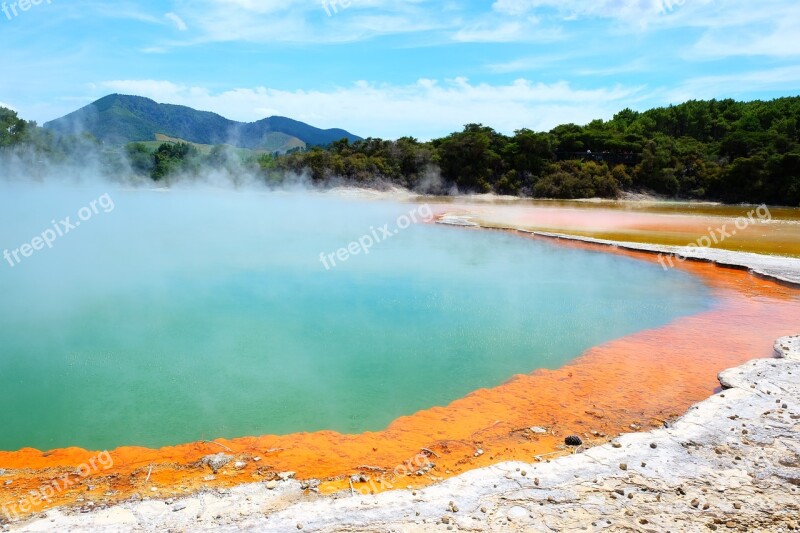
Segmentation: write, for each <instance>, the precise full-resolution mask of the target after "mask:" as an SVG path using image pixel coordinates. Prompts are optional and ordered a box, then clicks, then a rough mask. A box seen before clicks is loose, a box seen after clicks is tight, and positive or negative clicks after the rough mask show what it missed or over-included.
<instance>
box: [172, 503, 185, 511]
mask: <svg viewBox="0 0 800 533" xmlns="http://www.w3.org/2000/svg"><path fill="white" fill-rule="evenodd" d="M184 509H186V504H185V503H176V504H175V505H174V506H173V507H172V512H173V513H177V512H178V511H183V510H184Z"/></svg>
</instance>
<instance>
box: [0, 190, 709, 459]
mask: <svg viewBox="0 0 800 533" xmlns="http://www.w3.org/2000/svg"><path fill="white" fill-rule="evenodd" d="M3 192H4V194H3V195H2V197H0V213H2V214H0V223H1V224H0V248H16V247H18V246H19V245H20V244H21V243H23V242H26V241H27V242H30V240H31V239H32V238H33V237H35V236H36V235H37V234H40V233H41V232H42V230H44V229H46V228H47V227H49V226H50V221H51V220H52V219H56V218H58V219H60V218H62V217H64V216H67V215H70V214H72V213H76V212H77V211H78V210H79V209H80V208H81V207H83V206H84V205H87V204H88V203H89V202H90V201H91V200H92V199H95V198H97V197H98V195H99V194H102V193H104V192H108V193H109V194H110V196H111V197H112V198H113V200H114V210H113V211H111V212H109V213H104V212H101V214H98V215H96V216H95V217H94V218H92V219H91V220H89V221H87V222H86V223H85V224H83V225H82V226H81V227H79V228H77V229H76V230H74V231H72V232H71V233H70V234H69V235H66V236H64V237H63V238H62V239H60V240H59V241H58V242H56V243H55V245H54V247H53V249H45V250H41V251H37V252H36V253H35V254H34V255H33V256H32V257H30V258H27V259H25V260H24V261H23V262H22V263H21V264H19V265H16V266H15V267H13V268H11V267H10V266H9V265H8V264H7V263H6V264H0V291H2V294H3V295H4V299H3V306H2V308H1V309H0V346H2V356H1V357H0V401H2V402H3V405H5V406H7V407H8V408H7V409H4V410H3V411H2V412H1V413H0V427H2V428H3V431H2V433H0V449H6V450H15V449H19V448H22V447H35V448H39V449H51V448H56V447H65V446H73V445H74V446H81V447H85V448H91V449H102V448H111V447H115V446H119V445H142V446H150V447H154V446H162V445H170V444H177V443H181V442H190V441H194V440H200V439H213V438H217V437H237V436H244V435H260V434H285V433H292V432H298V431H314V430H321V429H330V430H336V431H340V432H362V431H367V430H378V429H381V428H383V427H385V426H386V425H387V424H389V423H390V422H391V421H392V420H394V419H395V418H397V417H398V416H402V415H408V414H412V413H414V412H415V411H418V410H420V409H425V408H429V407H432V406H436V405H445V404H447V403H449V402H451V401H453V400H455V399H457V398H460V397H462V396H464V395H466V394H468V393H469V392H471V391H473V390H475V389H478V388H482V387H492V386H496V385H498V384H500V383H502V382H504V381H505V380H507V379H508V378H510V377H511V376H513V375H514V374H518V373H528V372H531V371H533V370H535V369H538V368H557V367H559V366H562V365H563V364H564V363H566V362H568V361H570V360H571V359H573V358H575V357H577V356H578V355H580V354H581V353H582V352H583V351H584V350H586V349H588V348H590V347H591V346H595V345H597V344H600V343H603V342H605V341H609V340H612V339H615V338H618V337H621V336H624V335H627V334H630V333H633V332H636V331H640V330H643V329H648V328H655V327H659V326H662V325H664V324H667V323H669V322H670V321H672V320H673V319H675V318H676V317H680V316H685V315H689V314H694V313H697V312H700V311H702V310H705V309H708V308H709V306H710V305H711V303H712V302H711V301H710V296H709V292H708V291H707V289H706V288H705V287H704V285H702V284H701V283H700V282H699V281H697V280H696V279H694V278H692V277H691V276H689V275H688V274H686V273H683V272H680V271H677V270H671V271H668V272H665V271H663V270H662V269H661V268H660V267H658V266H657V265H652V264H647V263H643V262H639V261H636V260H633V259H630V258H627V257H619V256H613V255H608V254H603V253H597V252H591V251H586V250H579V249H569V248H560V247H557V246H555V245H552V244H549V243H541V242H532V241H529V240H526V239H522V238H519V237H516V236H513V235H509V234H504V233H495V232H484V231H469V230H463V229H455V228H449V227H441V226H436V225H427V224H420V225H412V226H411V227H410V228H408V229H405V230H403V231H400V232H398V233H397V234H396V235H393V236H392V237H391V238H390V239H388V240H386V241H385V242H382V243H380V244H378V245H376V246H375V247H373V248H372V249H371V251H370V254H369V255H363V254H362V255H359V256H355V257H351V258H350V259H349V260H348V261H346V262H344V263H340V264H339V265H338V266H337V267H336V268H333V269H330V270H326V268H325V267H324V266H323V264H322V262H321V261H320V257H319V256H320V254H321V253H325V254H327V253H331V252H335V251H336V250H337V249H339V248H341V247H346V246H348V244H349V243H350V242H352V241H354V240H357V239H359V238H360V237H362V236H363V235H365V234H369V233H371V228H379V227H382V226H383V225H384V224H387V223H388V224H389V225H390V227H391V228H394V227H395V223H396V220H397V217H398V216H400V215H402V214H404V213H408V212H409V211H412V210H415V209H419V206H416V205H413V204H394V203H389V202H365V201H356V200H342V199H337V198H334V197H330V196H319V195H309V194H300V193H292V194H290V193H257V192H253V191H249V192H238V193H236V192H229V191H219V190H177V191H172V192H151V191H121V190H116V191H115V190H111V191H109V190H106V189H102V190H98V189H95V188H90V187H84V188H81V189H74V188H64V189H60V190H58V191H54V190H53V189H52V188H49V187H48V188H44V187H40V188H35V189H30V188H16V189H15V190H13V191H3ZM73 218H74V216H73Z"/></svg>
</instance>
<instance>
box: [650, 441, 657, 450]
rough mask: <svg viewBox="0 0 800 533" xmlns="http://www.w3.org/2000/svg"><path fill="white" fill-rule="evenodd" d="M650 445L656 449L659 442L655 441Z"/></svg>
mask: <svg viewBox="0 0 800 533" xmlns="http://www.w3.org/2000/svg"><path fill="white" fill-rule="evenodd" d="M650 447H651V448H653V449H654V450H655V449H656V448H658V444H656V443H655V442H651V443H650Z"/></svg>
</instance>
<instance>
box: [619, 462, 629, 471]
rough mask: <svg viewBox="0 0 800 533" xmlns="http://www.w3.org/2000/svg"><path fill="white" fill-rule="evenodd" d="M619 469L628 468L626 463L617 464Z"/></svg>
mask: <svg viewBox="0 0 800 533" xmlns="http://www.w3.org/2000/svg"><path fill="white" fill-rule="evenodd" d="M619 469H620V470H627V469H628V465H627V464H625V463H620V465H619Z"/></svg>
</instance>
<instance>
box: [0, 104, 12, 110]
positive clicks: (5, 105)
mask: <svg viewBox="0 0 800 533" xmlns="http://www.w3.org/2000/svg"><path fill="white" fill-rule="evenodd" d="M0 107H5V108H6V109H10V110H11V111H16V109H15V108H14V106H12V105H9V104H6V103H4V102H0Z"/></svg>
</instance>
